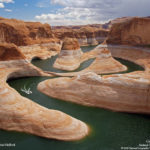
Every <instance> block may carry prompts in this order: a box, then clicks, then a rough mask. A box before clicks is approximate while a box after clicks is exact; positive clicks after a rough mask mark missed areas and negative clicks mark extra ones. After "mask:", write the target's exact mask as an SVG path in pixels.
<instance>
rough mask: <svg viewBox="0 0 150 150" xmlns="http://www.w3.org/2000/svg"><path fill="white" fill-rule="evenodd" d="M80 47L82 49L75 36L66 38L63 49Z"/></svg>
mask: <svg viewBox="0 0 150 150" xmlns="http://www.w3.org/2000/svg"><path fill="white" fill-rule="evenodd" d="M78 49H80V46H79V43H78V41H77V39H73V38H65V39H64V42H63V45H62V50H78Z"/></svg>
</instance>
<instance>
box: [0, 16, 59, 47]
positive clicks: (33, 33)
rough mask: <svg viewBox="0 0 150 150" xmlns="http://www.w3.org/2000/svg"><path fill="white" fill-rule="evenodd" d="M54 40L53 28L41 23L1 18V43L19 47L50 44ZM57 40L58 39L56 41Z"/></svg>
mask: <svg viewBox="0 0 150 150" xmlns="http://www.w3.org/2000/svg"><path fill="white" fill-rule="evenodd" d="M53 39H54V35H53V33H52V30H51V27H50V25H48V24H41V23H40V22H24V21H21V20H16V19H5V18H0V42H1V43H2V42H6V43H14V44H16V45H18V46H25V45H32V44H40V43H48V42H51V40H53ZM56 40H57V39H56Z"/></svg>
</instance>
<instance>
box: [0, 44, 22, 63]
mask: <svg viewBox="0 0 150 150" xmlns="http://www.w3.org/2000/svg"><path fill="white" fill-rule="evenodd" d="M16 59H17V60H19V59H25V56H24V55H23V54H22V53H21V52H20V51H19V50H18V48H17V46H16V45H14V44H7V43H0V61H8V60H16Z"/></svg>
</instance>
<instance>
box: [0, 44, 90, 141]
mask: <svg viewBox="0 0 150 150" xmlns="http://www.w3.org/2000/svg"><path fill="white" fill-rule="evenodd" d="M0 52H1V53H0V77H1V78H0V82H1V86H0V129H4V130H8V131H19V132H26V133H30V134H34V135H38V136H41V137H46V138H53V139H59V140H65V141H68V140H69V141H70V140H71V141H72V140H79V139H81V138H83V137H85V136H86V135H87V134H88V132H89V128H88V126H87V125H86V124H85V123H83V122H81V121H79V120H77V119H75V118H73V117H71V116H69V115H67V114H65V113H63V112H61V111H56V110H52V109H47V108H45V107H43V106H40V105H38V104H37V103H35V102H32V101H31V100H29V99H27V98H25V97H23V96H21V95H20V94H19V93H18V92H17V91H15V90H14V89H12V88H11V87H10V86H9V85H8V84H7V83H6V81H7V80H9V79H12V78H18V77H23V76H48V75H47V74H45V73H44V72H43V71H42V70H40V69H39V68H37V67H35V66H33V65H32V64H31V63H30V62H29V61H28V60H27V59H26V58H25V56H24V55H23V53H21V50H19V49H18V48H17V47H16V46H15V45H14V44H0ZM11 53H12V54H13V55H10V54H11ZM5 56H7V57H5Z"/></svg>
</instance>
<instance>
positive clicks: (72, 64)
mask: <svg viewBox="0 0 150 150" xmlns="http://www.w3.org/2000/svg"><path fill="white" fill-rule="evenodd" d="M81 56H82V51H81V49H80V46H79V43H78V40H77V39H75V38H65V39H64V41H63V44H62V49H61V51H60V53H59V55H58V58H57V59H56V61H55V63H54V65H53V66H54V67H55V68H57V69H62V70H68V71H72V70H75V69H77V68H78V67H79V66H80V62H81Z"/></svg>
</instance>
